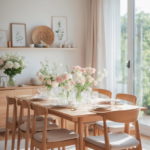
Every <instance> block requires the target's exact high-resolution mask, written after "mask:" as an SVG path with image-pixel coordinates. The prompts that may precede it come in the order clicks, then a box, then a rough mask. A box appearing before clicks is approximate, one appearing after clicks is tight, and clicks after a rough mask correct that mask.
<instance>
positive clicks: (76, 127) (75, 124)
mask: <svg viewBox="0 0 150 150" xmlns="http://www.w3.org/2000/svg"><path fill="white" fill-rule="evenodd" d="M74 126H75V133H78V124H77V123H74Z"/></svg>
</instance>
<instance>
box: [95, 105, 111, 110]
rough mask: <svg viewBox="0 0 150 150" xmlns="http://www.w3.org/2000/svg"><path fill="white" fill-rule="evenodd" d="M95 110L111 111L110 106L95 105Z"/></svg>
mask: <svg viewBox="0 0 150 150" xmlns="http://www.w3.org/2000/svg"><path fill="white" fill-rule="evenodd" d="M96 106H97V107H96V109H102V110H107V109H111V108H112V105H96Z"/></svg>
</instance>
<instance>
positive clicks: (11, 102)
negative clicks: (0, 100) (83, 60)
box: [6, 96, 17, 124]
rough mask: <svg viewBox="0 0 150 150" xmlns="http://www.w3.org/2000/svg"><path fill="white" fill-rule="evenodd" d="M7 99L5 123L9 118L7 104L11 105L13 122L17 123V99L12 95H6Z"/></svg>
mask: <svg viewBox="0 0 150 150" xmlns="http://www.w3.org/2000/svg"><path fill="white" fill-rule="evenodd" d="M6 99H7V109H6V123H7V120H8V118H9V109H10V108H9V106H11V105H12V106H13V124H16V123H17V102H16V101H17V100H16V98H14V97H9V96H6Z"/></svg>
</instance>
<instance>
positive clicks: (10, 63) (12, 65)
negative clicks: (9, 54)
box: [6, 61, 14, 69]
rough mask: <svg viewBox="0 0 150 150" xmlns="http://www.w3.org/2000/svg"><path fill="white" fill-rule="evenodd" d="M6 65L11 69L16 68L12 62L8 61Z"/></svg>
mask: <svg viewBox="0 0 150 150" xmlns="http://www.w3.org/2000/svg"><path fill="white" fill-rule="evenodd" d="M6 65H7V67H8V68H10V69H11V68H13V67H14V64H13V62H12V61H7V63H6Z"/></svg>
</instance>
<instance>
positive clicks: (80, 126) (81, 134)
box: [78, 117, 83, 150]
mask: <svg viewBox="0 0 150 150" xmlns="http://www.w3.org/2000/svg"><path fill="white" fill-rule="evenodd" d="M78 133H79V150H83V118H82V117H80V118H78Z"/></svg>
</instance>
